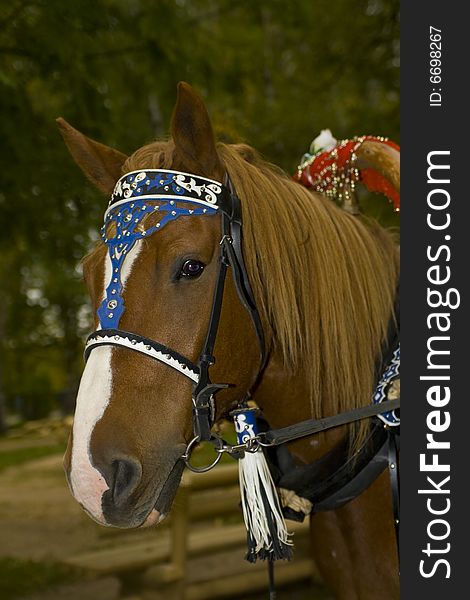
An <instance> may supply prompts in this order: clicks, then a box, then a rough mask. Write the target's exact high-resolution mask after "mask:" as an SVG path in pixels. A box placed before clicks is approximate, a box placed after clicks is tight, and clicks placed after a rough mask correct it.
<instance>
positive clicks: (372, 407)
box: [263, 398, 400, 446]
mask: <svg viewBox="0 0 470 600" xmlns="http://www.w3.org/2000/svg"><path fill="white" fill-rule="evenodd" d="M399 407H400V398H396V399H394V400H385V401H384V402H381V403H380V404H369V405H367V406H363V407H361V408H355V409H354V410H348V411H345V412H342V413H339V414H337V415H333V416H332V417H325V418H324V419H308V420H307V421H301V422H300V423H296V424H295V425H289V426H287V427H281V428H280V429H271V430H270V431H266V432H265V433H264V434H263V442H266V443H267V444H269V445H272V446H278V445H279V444H285V443H286V442H291V441H292V440H297V439H299V438H302V437H306V436H308V435H312V434H314V433H319V432H320V431H326V430H327V429H332V428H333V427H339V426H340V425H346V424H348V423H354V422H355V421H360V420H361V419H365V418H367V417H374V416H377V415H379V414H381V413H385V412H388V411H391V410H396V409H397V408H399Z"/></svg>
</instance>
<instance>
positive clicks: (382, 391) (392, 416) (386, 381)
mask: <svg viewBox="0 0 470 600" xmlns="http://www.w3.org/2000/svg"><path fill="white" fill-rule="evenodd" d="M399 376H400V346H398V348H397V349H396V350H395V352H394V353H393V356H392V360H391V361H390V363H389V365H388V367H387V368H386V369H385V371H384V372H383V374H382V377H381V378H380V380H379V382H378V384H377V387H376V388H375V392H374V395H373V396H372V401H373V403H374V404H380V403H381V402H383V401H384V400H385V399H386V398H387V392H388V389H389V386H390V384H391V383H392V381H393V380H394V379H397V378H398V377H399ZM378 417H379V418H380V419H381V420H382V421H383V422H384V423H386V424H387V425H390V426H391V427H396V426H398V425H400V417H399V416H398V415H397V414H396V413H395V411H394V410H391V411H388V412H385V413H382V414H380V415H378Z"/></svg>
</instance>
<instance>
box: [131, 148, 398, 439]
mask: <svg viewBox="0 0 470 600" xmlns="http://www.w3.org/2000/svg"><path fill="white" fill-rule="evenodd" d="M218 152H219V156H220V158H221V160H222V162H223V164H224V165H225V168H226V169H227V171H228V173H229V175H230V178H231V179H232V181H233V183H234V186H235V189H236V190H237V193H238V195H239V197H240V200H241V205H242V211H243V249H244V256H245V262H246V266H247V269H248V274H249V277H250V282H251V285H252V287H253V292H254V294H255V298H256V302H257V306H258V310H259V311H260V315H261V318H262V321H263V324H264V328H265V334H266V338H267V343H268V345H269V346H270V347H271V348H274V349H276V350H277V351H279V352H280V354H281V355H282V357H283V361H284V365H285V367H286V369H288V370H289V371H290V372H292V373H295V374H297V375H300V376H303V377H305V378H306V379H307V382H308V386H309V389H310V407H311V415H312V417H317V418H318V417H321V416H325V410H328V412H330V414H331V413H335V412H338V411H343V410H348V409H351V408H355V407H358V406H363V405H366V404H368V403H370V402H371V396H372V391H373V387H374V383H375V382H374V377H375V367H376V362H377V360H378V359H379V358H380V356H381V347H382V344H383V343H384V341H385V339H386V336H387V329H388V325H389V322H390V319H391V318H393V308H394V300H395V293H396V286H397V280H398V270H399V258H398V248H397V245H396V243H395V241H394V239H393V237H392V235H391V234H390V233H388V232H387V231H385V230H384V229H382V228H381V227H379V226H378V225H377V224H375V223H372V222H371V223H366V222H365V221H364V220H362V219H360V218H358V217H354V216H352V215H350V214H348V213H346V212H345V211H343V210H342V209H340V208H339V207H338V206H336V205H335V204H334V202H332V201H331V200H328V199H325V198H323V197H322V196H320V195H316V194H312V193H311V192H310V191H308V190H307V189H306V188H304V187H302V186H301V185H300V184H299V183H296V182H294V181H293V180H292V179H290V178H289V177H287V176H286V175H285V174H283V173H282V172H281V171H280V170H279V169H277V168H276V167H273V166H272V165H270V164H268V163H266V162H265V161H263V160H262V159H261V158H260V157H259V156H258V154H257V153H256V152H255V151H254V150H253V149H252V148H250V147H249V146H245V145H225V144H218ZM172 154H173V144H172V142H166V143H162V142H157V143H154V144H150V145H148V146H145V147H143V148H141V149H140V150H138V151H137V152H136V153H135V154H134V155H133V156H132V157H130V158H129V159H128V160H127V162H126V164H125V165H124V166H123V172H127V171H130V170H134V169H139V168H151V167H153V168H158V167H160V168H169V167H170V165H171V157H172ZM366 429H367V423H364V424H363V425H362V426H361V427H360V429H359V431H357V432H356V435H355V438H356V439H355V444H354V445H356V444H358V443H360V441H361V440H362V439H363V436H364V435H365V432H366Z"/></svg>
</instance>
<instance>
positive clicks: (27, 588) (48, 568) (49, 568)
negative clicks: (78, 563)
mask: <svg viewBox="0 0 470 600" xmlns="http://www.w3.org/2000/svg"><path fill="white" fill-rule="evenodd" d="M79 577H80V574H79V573H78V572H77V571H76V570H73V569H71V568H69V567H64V566H63V565H61V564H57V563H54V562H38V561H33V560H21V559H19V558H10V557H4V558H0V598H2V599H3V600H10V599H13V598H20V597H22V596H24V595H26V594H31V593H37V592H40V591H41V590H44V589H46V588H48V587H51V586H53V585H57V584H60V583H67V582H72V581H76V580H77V579H78V578H79Z"/></svg>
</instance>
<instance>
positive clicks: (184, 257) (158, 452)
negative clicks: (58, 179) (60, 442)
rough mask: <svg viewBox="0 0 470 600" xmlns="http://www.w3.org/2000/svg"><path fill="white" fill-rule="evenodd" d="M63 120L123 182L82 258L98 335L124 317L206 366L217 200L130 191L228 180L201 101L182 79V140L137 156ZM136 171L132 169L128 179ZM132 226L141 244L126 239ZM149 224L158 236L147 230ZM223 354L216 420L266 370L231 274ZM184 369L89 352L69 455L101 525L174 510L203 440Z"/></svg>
mask: <svg viewBox="0 0 470 600" xmlns="http://www.w3.org/2000/svg"><path fill="white" fill-rule="evenodd" d="M59 127H60V130H61V133H62V135H63V137H64V139H65V142H66V144H67V146H68V148H69V150H70V152H71V154H72V156H73V158H74V160H75V161H76V163H77V164H78V165H79V167H80V168H81V169H82V170H83V172H84V173H85V175H86V176H87V177H88V178H89V179H90V180H91V181H92V182H93V183H94V184H95V185H97V186H98V188H99V189H100V190H101V191H103V192H104V193H106V194H108V195H110V194H111V193H112V192H113V190H114V195H115V197H118V198H121V200H119V201H118V202H117V204H116V208H113V207H111V209H112V210H111V211H110V210H109V209H108V213H107V214H108V215H109V218H108V219H107V220H106V221H105V225H104V229H103V239H104V241H105V242H107V243H100V244H99V245H98V247H97V248H96V249H94V250H93V251H92V252H91V253H90V254H89V255H88V256H87V257H86V258H85V259H84V261H83V271H84V278H85V281H86V284H87V287H88V291H89V293H90V296H91V300H92V304H93V308H94V314H95V329H96V330H97V334H98V336H99V334H100V330H102V329H104V328H105V327H107V326H109V324H108V323H107V322H106V321H107V319H110V323H111V326H116V324H117V323H118V325H119V329H120V330H123V331H125V332H132V333H133V334H135V337H136V338H137V337H138V339H139V344H140V343H144V342H141V340H158V342H159V344H161V345H162V346H165V347H167V348H170V349H172V351H173V353H172V357H173V358H174V356H176V359H175V360H178V356H182V357H185V358H184V359H181V361H182V362H185V360H186V362H187V363H188V364H197V363H198V360H199V359H200V355H201V352H202V349H203V347H204V343H205V340H206V336H207V332H208V327H209V324H210V322H211V310H212V305H213V298H214V293H215V287H216V284H217V281H218V273H219V268H220V260H221V258H220V243H221V238H222V231H221V221H220V219H219V218H218V217H217V214H216V211H215V210H211V207H210V206H209V207H208V208H207V204H208V203H210V200H211V198H208V201H207V202H206V204H205V205H204V204H201V203H198V202H197V201H195V202H193V203H191V202H188V201H186V202H179V201H178V200H177V199H176V200H175V199H173V200H168V201H165V200H159V201H153V202H152V201H150V202H149V203H148V205H149V206H150V208H151V210H148V207H147V204H142V203H140V208H139V211H137V212H136V211H135V210H134V209H133V208H132V207H133V205H132V204H131V205H129V203H128V202H126V199H128V198H130V196H131V194H132V190H136V189H140V188H137V187H136V186H138V185H140V184H144V183H145V181H144V180H146V181H147V183H149V180H148V179H147V177H148V174H147V173H146V170H147V171H150V170H151V172H152V174H155V171H157V172H158V170H159V169H162V173H163V174H164V175H165V176H167V175H168V174H170V175H171V174H172V173H173V174H174V177H176V178H178V177H179V180H177V183H178V182H179V183H180V184H181V185H183V186H184V185H185V182H186V184H188V185H189V188H190V187H191V184H192V185H193V186H194V185H197V184H198V182H197V181H196V180H197V176H200V177H202V178H204V180H205V181H206V185H207V180H208V179H209V180H213V182H214V186H215V187H213V188H212V189H216V190H217V189H219V188H220V187H221V186H220V185H219V186H218V184H217V182H223V181H224V178H225V174H226V173H225V168H224V165H223V162H222V160H221V158H220V157H219V154H218V151H217V147H216V143H215V140H214V135H213V131H212V126H211V122H210V119H209V116H208V113H207V110H206V108H205V106H204V104H203V102H202V100H201V99H200V97H199V96H198V95H197V94H196V93H195V92H194V91H193V89H192V88H191V87H190V86H189V85H187V84H184V83H181V84H179V86H178V96H177V101H176V105H175V107H174V112H173V118H172V124H171V132H172V139H171V140H170V141H167V142H156V143H153V144H149V145H148V146H145V147H143V148H141V149H139V150H137V151H136V152H135V153H134V154H133V155H132V156H130V157H127V156H125V155H124V154H122V153H121V152H118V151H116V150H114V149H111V148H108V147H106V146H104V145H102V144H100V143H98V142H95V141H93V140H91V139H89V138H87V137H85V136H84V135H83V134H81V133H80V132H78V131H77V130H75V129H74V128H72V127H71V126H70V125H69V124H68V123H66V122H65V121H64V120H62V119H59ZM175 172H176V174H175ZM178 172H181V173H180V175H178ZM129 173H131V174H133V175H129V176H128V177H127V178H126V177H124V178H123V176H126V175H127V174H129ZM185 174H186V175H187V174H191V175H192V176H194V177H195V178H196V179H191V178H189V179H188V178H187V177H186V175H185ZM116 183H117V186H116ZM160 183H162V185H163V183H164V182H163V181H161V182H160ZM171 185H173V182H172V183H171ZM181 185H180V187H177V188H175V189H177V190H178V192H180V191H181V189H180V188H181ZM208 185H209V187H210V185H211V184H208ZM209 192H210V190H209ZM204 206H206V208H204ZM120 208H121V209H122V210H121V212H118V211H119V210H120ZM126 211H127V212H126ZM121 213H122V214H121ZM124 213H126V214H125V216H123V214H124ZM173 213H174V214H173ZM117 215H119V217H118V216H117ZM173 217H174V218H173ZM126 223H127V224H126ZM131 225H132V232H133V236H134V238H135V239H133V243H132V244H130V243H127V242H126V238H125V236H126V235H129V234H128V232H127V230H126V227H127V226H128V227H129V231H131ZM150 231H152V232H156V233H152V235H145V234H146V233H148V232H150ZM118 236H119V237H121V236H122V237H123V243H118V239H117V237H118ZM109 240H112V241H113V243H112V245H109ZM113 282H116V287H114V288H113ZM116 292H117V293H116ZM112 294H115V296H113V295H112ZM119 308H120V314H119V319H117V318H116V317H117V311H118V309H119ZM106 331H109V329H107V330H106ZM131 337H132V336H131ZM116 339H117V336H116ZM122 339H124V338H122ZM126 339H127V338H126ZM121 341H122V340H121ZM127 341H128V342H129V343H136V340H135V339H130V338H129V339H128V340H127ZM145 344H146V345H147V343H145ZM148 348H150V346H148ZM175 353H176V354H175ZM168 356H169V355H168ZM213 356H214V357H215V361H214V364H213V365H211V367H210V375H211V379H212V380H213V381H221V382H224V383H227V384H229V387H228V388H227V389H225V390H223V391H221V392H220V393H219V394H218V395H217V404H216V414H215V415H214V419H216V418H218V417H220V416H221V415H223V414H226V413H227V412H228V411H229V409H230V407H231V406H232V405H233V404H234V403H235V402H236V401H237V400H239V399H240V398H241V397H243V395H244V394H246V392H247V391H248V390H249V389H250V386H251V385H252V384H253V382H254V380H255V379H256V376H257V373H258V370H259V368H260V352H259V347H258V341H257V336H256V331H255V328H254V326H253V323H252V320H251V319H250V316H249V314H248V312H247V311H246V309H245V308H244V306H243V305H242V303H241V301H240V298H239V295H238V294H237V289H236V287H235V284H234V281H233V279H232V277H231V276H229V277H227V278H226V282H225V289H224V293H223V301H222V305H221V313H220V321H219V324H218V332H217V337H216V343H215V348H214V351H213ZM168 362H171V361H170V360H169V361H168ZM173 366H174V365H173ZM184 367H187V364H185V365H183V367H182V369H180V370H178V369H176V368H171V365H169V364H165V363H164V362H161V361H156V360H153V358H152V357H151V356H149V355H148V354H147V355H146V354H145V353H139V352H133V351H132V348H127V347H122V344H121V345H117V344H116V345H111V344H106V345H98V346H97V347H95V348H94V349H93V351H91V352H90V353H89V355H88V359H87V362H86V366H85V369H84V372H83V375H82V378H81V382H80V387H79V391H78V396H77V404H76V412H75V418H74V424H73V430H72V433H71V435H70V439H69V443H68V448H67V452H66V455H65V460H64V464H65V470H66V473H67V478H68V482H69V485H70V488H71V491H72V494H73V495H74V497H75V498H76V500H77V501H78V502H79V503H80V504H81V506H82V507H83V508H84V509H85V511H86V512H87V513H88V514H89V515H90V516H91V517H92V518H93V519H95V520H96V521H97V522H99V523H101V524H104V525H111V526H118V527H137V526H141V525H151V524H153V523H156V522H159V521H160V520H162V518H163V517H164V516H165V515H166V514H167V513H168V511H169V509H170V506H171V503H172V500H173V498H174V495H175V493H176V490H177V488H178V484H179V481H180V478H181V475H182V471H183V467H184V463H183V461H182V460H181V456H182V454H183V452H184V450H185V448H186V447H187V444H188V442H189V441H190V440H191V439H192V437H193V423H192V393H193V387H194V381H192V380H191V378H190V377H185V376H184V374H183V373H182V370H183V369H184Z"/></svg>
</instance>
